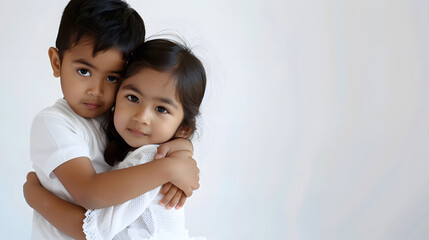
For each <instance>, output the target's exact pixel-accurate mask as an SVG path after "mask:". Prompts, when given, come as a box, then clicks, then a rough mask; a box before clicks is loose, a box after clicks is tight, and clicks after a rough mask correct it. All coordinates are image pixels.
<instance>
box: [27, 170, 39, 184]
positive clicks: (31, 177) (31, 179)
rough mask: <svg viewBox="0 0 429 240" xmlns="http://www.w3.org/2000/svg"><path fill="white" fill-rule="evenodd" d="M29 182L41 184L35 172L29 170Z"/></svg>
mask: <svg viewBox="0 0 429 240" xmlns="http://www.w3.org/2000/svg"><path fill="white" fill-rule="evenodd" d="M27 182H30V183H36V184H40V181H39V178H38V177H37V175H36V173H35V172H29V173H28V174H27Z"/></svg>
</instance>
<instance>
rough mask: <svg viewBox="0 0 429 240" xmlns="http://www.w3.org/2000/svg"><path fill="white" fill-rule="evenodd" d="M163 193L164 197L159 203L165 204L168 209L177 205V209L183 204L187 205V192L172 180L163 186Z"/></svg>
mask: <svg viewBox="0 0 429 240" xmlns="http://www.w3.org/2000/svg"><path fill="white" fill-rule="evenodd" d="M161 194H163V195H164V197H163V198H162V199H161V201H160V202H159V205H161V206H165V207H166V208H167V209H171V208H173V207H174V206H176V209H177V210H179V209H180V208H182V207H183V205H185V202H186V195H185V193H184V192H183V191H182V190H180V189H179V188H178V187H176V186H174V185H173V184H172V183H170V182H169V183H166V184H164V186H162V188H161Z"/></svg>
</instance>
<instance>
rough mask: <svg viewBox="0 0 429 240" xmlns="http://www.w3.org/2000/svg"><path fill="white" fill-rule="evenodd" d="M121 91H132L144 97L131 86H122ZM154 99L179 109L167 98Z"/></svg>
mask: <svg viewBox="0 0 429 240" xmlns="http://www.w3.org/2000/svg"><path fill="white" fill-rule="evenodd" d="M122 89H127V90H131V91H134V92H136V93H138V94H140V95H142V96H144V94H143V93H142V92H141V91H140V90H139V89H138V88H136V87H134V86H133V85H132V84H127V85H124V86H123V87H122ZM155 99H156V100H158V101H161V102H163V103H166V104H168V105H171V106H172V107H174V108H176V109H179V107H178V106H177V105H176V103H174V101H173V100H171V99H169V98H163V97H157V98H155Z"/></svg>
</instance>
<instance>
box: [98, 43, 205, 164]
mask: <svg viewBox="0 0 429 240" xmlns="http://www.w3.org/2000/svg"><path fill="white" fill-rule="evenodd" d="M145 68H150V69H153V70H156V71H159V72H168V73H170V74H171V79H172V80H173V81H175V85H176V94H177V97H178V99H179V101H180V103H181V104H182V106H183V111H184V118H183V121H182V124H181V125H182V126H186V127H188V128H189V129H190V130H191V132H190V134H191V136H192V135H193V133H194V132H195V130H196V117H197V116H198V115H199V108H200V105H201V102H202V100H203V97H204V92H205V89H206V72H205V69H204V66H203V64H202V63H201V61H200V60H199V59H198V58H197V57H195V56H194V55H193V54H192V52H191V50H190V49H189V48H187V47H186V46H184V45H182V44H180V43H177V42H174V41H171V40H168V39H154V40H149V41H147V42H145V43H144V44H142V45H140V46H139V47H137V49H136V50H135V51H134V52H133V54H132V55H131V56H130V58H129V60H128V63H127V70H126V73H125V75H124V79H126V78H128V77H130V76H133V75H135V74H137V73H138V72H139V71H141V70H142V69H145ZM109 114H110V116H108V118H107V119H108V121H107V124H105V130H106V132H107V138H108V144H107V147H106V150H105V152H104V158H105V160H106V162H107V163H108V164H110V165H112V166H113V165H114V164H115V163H117V162H120V161H122V160H123V159H124V158H125V156H126V155H127V153H128V152H129V151H130V150H132V148H131V147H130V146H129V145H128V144H127V143H126V142H125V141H124V140H123V139H122V138H121V136H120V135H119V134H118V132H117V131H116V129H115V126H114V124H113V111H112V112H110V113H109Z"/></svg>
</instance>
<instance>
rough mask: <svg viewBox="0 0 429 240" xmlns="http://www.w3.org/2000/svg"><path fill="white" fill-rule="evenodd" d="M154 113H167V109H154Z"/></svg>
mask: <svg viewBox="0 0 429 240" xmlns="http://www.w3.org/2000/svg"><path fill="white" fill-rule="evenodd" d="M155 110H156V111H158V112H160V113H168V111H167V109H165V107H161V106H159V107H156V108H155Z"/></svg>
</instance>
